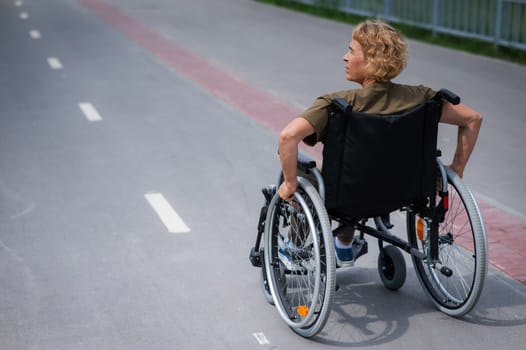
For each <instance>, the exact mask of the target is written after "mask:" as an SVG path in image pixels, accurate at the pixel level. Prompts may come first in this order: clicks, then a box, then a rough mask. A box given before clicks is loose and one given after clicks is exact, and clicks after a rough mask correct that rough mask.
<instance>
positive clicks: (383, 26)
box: [344, 21, 407, 85]
mask: <svg viewBox="0 0 526 350" xmlns="http://www.w3.org/2000/svg"><path fill="white" fill-rule="evenodd" d="M352 41H355V42H357V43H358V44H359V45H356V43H355V44H354V45H353V43H352V42H351V46H350V47H349V48H350V50H352V48H353V47H354V49H355V51H356V49H358V50H359V51H361V52H362V53H363V64H364V67H363V69H364V72H363V74H364V75H365V76H366V79H369V80H375V81H380V82H381V81H388V80H391V79H393V78H394V77H396V76H397V75H398V74H400V72H401V71H402V70H403V69H404V68H405V65H406V61H407V44H406V42H405V41H404V40H403V39H402V37H401V35H400V33H398V32H397V31H396V30H395V29H394V28H393V27H391V26H390V25H388V24H387V23H384V22H380V21H365V22H362V23H360V24H359V25H357V26H356V27H355V28H354V30H353V32H352ZM350 55H352V53H351V54H349V53H347V54H346V55H345V56H344V60H345V61H346V62H347V63H348V60H349V58H350ZM346 70H347V69H346ZM349 77H350V76H349V72H347V79H349ZM351 78H352V77H351ZM349 80H353V81H356V80H355V79H349ZM357 82H358V83H363V82H360V81H357ZM362 85H363V84H362Z"/></svg>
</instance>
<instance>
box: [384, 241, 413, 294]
mask: <svg viewBox="0 0 526 350" xmlns="http://www.w3.org/2000/svg"><path fill="white" fill-rule="evenodd" d="M378 274H379V275H380V279H381V280H382V283H383V284H384V286H385V288H387V289H390V290H398V289H400V287H402V286H403V285H404V283H405V279H406V276H407V269H406V266H405V260H404V256H403V254H402V252H400V249H398V248H397V247H395V246H393V245H388V246H386V247H384V249H383V254H382V253H380V254H379V255H378Z"/></svg>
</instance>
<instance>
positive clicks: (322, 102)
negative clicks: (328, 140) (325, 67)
mask: <svg viewBox="0 0 526 350" xmlns="http://www.w3.org/2000/svg"><path fill="white" fill-rule="evenodd" d="M435 95H436V92H435V91H434V90H432V89H430V88H428V87H425V86H423V85H418V86H411V85H401V84H395V83H393V82H374V83H372V84H369V85H367V86H366V87H364V88H361V89H355V90H344V91H339V92H335V93H332V94H327V95H323V96H320V97H318V98H317V99H316V100H315V101H314V103H313V104H312V106H310V107H309V108H308V109H306V110H305V111H304V112H303V113H302V114H301V115H300V117H303V118H305V119H307V120H308V121H309V122H310V123H311V124H312V126H313V127H314V130H315V134H312V135H310V136H307V137H306V138H305V139H304V140H303V142H305V143H306V144H308V145H310V146H313V145H315V144H316V143H317V142H318V141H321V142H323V141H324V139H325V128H326V126H327V119H328V113H327V107H328V106H329V105H330V104H331V102H332V100H333V99H334V98H336V97H342V98H343V99H345V100H346V101H347V102H349V103H350V104H351V106H352V109H353V111H356V112H363V113H369V114H377V115H389V114H398V113H402V112H405V111H407V110H409V109H411V108H413V107H416V106H417V105H419V104H422V103H425V102H426V101H429V100H431V99H432V98H433V97H434V96H435Z"/></svg>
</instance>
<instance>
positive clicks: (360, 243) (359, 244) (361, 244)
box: [352, 237, 368, 261]
mask: <svg viewBox="0 0 526 350" xmlns="http://www.w3.org/2000/svg"><path fill="white" fill-rule="evenodd" d="M367 252H368V247H367V241H366V240H365V239H364V238H359V237H355V238H354V240H353V242H352V253H353V256H354V260H355V261H356V260H357V259H358V258H359V257H360V256H362V255H364V254H367Z"/></svg>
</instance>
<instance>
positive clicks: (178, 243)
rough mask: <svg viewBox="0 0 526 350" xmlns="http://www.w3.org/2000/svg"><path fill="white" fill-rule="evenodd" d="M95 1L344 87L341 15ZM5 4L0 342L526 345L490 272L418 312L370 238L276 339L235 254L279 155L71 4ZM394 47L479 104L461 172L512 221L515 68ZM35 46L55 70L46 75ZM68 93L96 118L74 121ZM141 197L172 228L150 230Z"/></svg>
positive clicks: (299, 102)
mask: <svg viewBox="0 0 526 350" xmlns="http://www.w3.org/2000/svg"><path fill="white" fill-rule="evenodd" d="M108 2H109V3H111V4H113V5H114V6H116V7H117V8H119V9H120V10H121V11H123V12H125V13H127V14H128V15H130V16H132V17H133V18H135V19H137V20H138V21H140V22H142V23H143V24H144V25H146V26H148V27H149V28H152V29H153V30H155V31H157V32H158V33H160V34H162V35H163V36H165V37H167V38H169V39H170V40H172V41H173V42H174V43H176V44H177V45H181V46H183V47H185V48H187V49H189V50H191V51H193V52H195V53H197V54H199V55H200V56H202V57H205V58H206V59H208V60H210V61H212V62H215V63H216V64H218V65H219V66H221V67H222V68H223V69H225V70H226V71H229V72H232V74H234V75H235V76H237V77H239V78H240V79H243V80H246V81H248V82H250V83H251V84H253V85H255V86H258V87H260V88H261V89H264V90H265V91H271V92H273V93H274V94H276V96H278V97H280V98H282V99H284V100H286V101H290V103H292V104H294V105H296V106H299V107H304V106H307V105H308V104H309V103H310V101H311V100H312V99H313V98H314V97H316V96H317V95H319V94H320V93H324V92H326V91H333V90H339V89H341V88H345V87H347V86H348V85H347V83H345V82H344V81H342V71H343V68H342V64H341V56H342V55H343V53H344V51H345V48H346V46H347V44H348V43H347V41H348V36H349V33H350V29H351V28H350V27H349V26H346V25H342V24H336V23H332V22H329V21H325V20H320V19H316V18H312V17H309V16H304V15H301V14H296V13H292V12H289V11H285V10H282V9H279V8H275V7H271V6H267V5H262V4H260V3H257V2H254V1H250V0H194V1H191V2H189V1H166V0H152V1H149V2H147V3H146V2H143V1H139V0H135V1H134V0H111V1H108ZM20 5H21V6H16V5H15V1H13V0H0V52H1V55H0V81H1V84H0V349H8V350H11V349H53V350H55V349H68V350H70V349H191V350H193V349H239V350H244V349H262V348H268V349H341V348H355V349H407V348H409V349H413V348H426V349H436V350H442V349H460V348H461V349H467V350H471V349H477V350H478V349H513V350H515V349H516V350H522V349H525V348H526V335H525V334H526V287H525V286H523V285H521V284H520V283H517V282H516V281H514V280H512V279H510V278H509V277H508V276H506V275H504V274H502V273H501V272H499V271H497V270H496V269H490V273H489V275H488V278H487V282H486V286H485V289H484V292H483V295H482V297H481V299H480V302H479V304H478V305H477V307H476V308H475V309H474V310H473V312H472V313H470V314H469V315H468V316H466V317H464V318H462V319H453V318H450V317H447V316H445V315H443V314H442V313H440V312H438V311H436V310H435V309H434V308H433V307H432V305H431V303H430V302H429V300H428V298H427V296H426V295H425V294H424V292H423V291H422V289H421V288H420V286H419V284H418V281H417V280H416V276H415V274H414V272H413V270H412V267H411V265H410V264H408V280H407V282H406V284H405V285H404V287H402V288H401V289H400V290H399V291H398V292H396V293H393V292H390V291H387V290H385V289H384V288H383V287H382V285H381V282H380V279H379V277H378V274H377V272H376V258H377V255H376V251H375V246H376V244H374V241H371V242H370V247H371V252H370V253H369V254H367V255H366V256H364V257H363V258H362V259H361V260H360V261H359V262H358V263H357V266H355V267H354V268H352V269H349V270H342V271H338V278H339V283H340V285H341V290H340V291H339V292H338V293H337V294H336V298H335V304H334V307H333V312H332V313H331V317H330V319H329V321H328V323H327V326H326V327H325V329H324V330H323V332H322V333H321V334H320V335H319V336H318V337H316V338H314V339H303V338H301V337H299V336H297V335H295V334H294V333H293V332H292V331H291V330H290V329H288V328H287V327H286V325H285V324H284V323H283V322H282V321H281V320H280V318H279V315H278V314H277V312H276V310H275V309H274V308H273V307H272V306H270V305H268V304H267V303H266V302H265V300H264V299H263V297H262V295H261V292H260V287H259V271H258V270H257V269H254V268H253V267H251V266H250V265H249V262H248V259H247V258H248V251H249V248H250V247H251V245H252V244H253V241H254V238H255V232H256V220H257V215H258V213H259V206H260V205H261V203H262V200H263V198H262V196H261V194H260V193H259V189H260V188H261V187H262V186H263V185H266V184H268V183H271V182H273V181H275V178H276V175H277V171H278V169H279V164H278V161H277V158H276V138H277V137H276V135H275V134H274V133H273V132H271V131H270V130H268V129H266V128H264V127H262V126H261V125H259V124H258V123H256V122H255V121H253V120H251V119H249V118H247V116H245V115H242V114H240V113H238V112H236V111H235V110H233V109H232V108H231V107H230V106H228V105H227V104H225V103H224V102H222V101H219V100H218V99H216V98H215V97H213V96H212V95H210V94H209V93H208V92H207V91H204V90H202V89H201V88H199V87H198V86H196V85H195V84H193V83H191V82H189V81H188V80H186V79H185V78H183V77H182V75H181V74H180V73H179V72H177V71H174V70H172V69H171V68H170V67H167V66H165V65H164V64H162V63H160V62H159V61H157V60H156V59H155V57H154V56H153V55H152V54H151V53H150V52H147V51H145V50H144V49H143V48H141V47H139V46H138V45H136V44H135V43H134V42H132V41H131V40H129V39H128V38H127V37H125V36H124V35H122V33H120V32H118V31H117V30H116V29H115V28H114V27H112V26H111V25H110V24H109V23H107V22H105V21H104V20H103V19H101V18H100V17H98V16H97V15H95V14H94V13H93V12H92V11H90V10H88V9H86V8H85V7H84V6H82V5H81V4H80V2H78V1H74V0H46V1H36V0H23V1H22V2H21V3H20ZM21 12H26V13H28V15H29V18H27V19H25V20H24V19H21V18H20V17H19V14H20V13H21ZM30 30H39V32H40V33H41V34H42V38H41V39H38V40H34V39H31V38H30V37H29V34H28V32H29V31H30ZM411 47H412V55H411V62H410V63H409V67H408V69H407V70H406V72H405V73H404V74H403V75H402V76H401V77H400V80H401V81H406V82H415V83H424V84H427V85H430V86H432V87H437V88H438V87H442V86H447V87H449V88H450V89H452V90H455V91H457V92H458V93H459V94H460V95H461V96H462V97H463V98H464V100H465V101H466V102H467V103H469V104H472V105H473V106H475V107H476V108H477V109H479V110H480V111H481V112H482V113H483V114H484V116H485V125H484V130H483V133H482V134H481V139H480V143H479V146H478V147H477V150H476V152H475V154H474V155H473V160H472V162H471V164H470V169H469V170H468V172H467V173H466V178H467V179H469V183H470V185H471V186H472V187H473V188H474V189H475V190H476V191H477V192H479V193H482V194H484V195H485V196H487V197H488V198H490V199H491V200H493V201H495V203H499V205H501V206H502V207H503V208H504V207H505V208H509V209H510V210H511V211H513V212H515V213H516V214H517V215H521V214H522V215H524V213H526V210H525V207H524V203H525V202H524V200H523V199H524V195H525V193H524V192H525V191H524V184H523V182H522V179H524V166H525V163H524V153H523V152H522V151H523V149H524V142H525V141H524V138H523V137H522V131H523V130H524V123H525V122H526V118H525V113H524V112H523V111H522V108H520V107H521V106H520V102H521V98H523V95H524V91H525V89H524V88H525V80H524V78H526V69H525V68H524V67H521V66H517V65H513V64H509V63H506V62H501V61H497V60H491V59H486V58H481V57H477V56H473V55H468V54H464V53H458V52H454V51H450V50H446V49H442V48H436V47H432V46H428V45H425V44H420V43H416V42H411ZM48 57H58V58H60V61H61V62H62V63H63V65H64V68H63V69H61V70H51V69H50V68H49V66H48V65H47V62H46V59H47V58H48ZM80 102H91V103H93V105H94V106H95V107H96V108H97V110H98V111H99V112H100V114H101V116H102V118H103V119H102V121H100V122H95V123H93V122H89V121H87V120H86V119H85V118H84V117H83V115H82V113H81V111H80V109H79V107H78V104H79V103H80ZM448 132H449V133H450V131H449V130H447V129H446V130H444V131H443V134H442V136H441V137H442V139H441V142H443V143H444V146H445V149H446V150H447V149H448V147H451V146H450V145H451V144H453V143H454V135H453V136H451V135H450V134H448ZM448 145H449V146H448ZM449 151H450V150H449ZM521 157H522V158H521ZM149 192H162V193H163V194H164V196H165V197H166V198H167V199H168V200H169V201H170V203H171V204H172V205H173V206H174V207H175V209H176V210H177V212H178V213H179V214H180V215H181V217H182V218H183V219H184V221H185V222H186V224H188V226H189V227H190V228H191V232H190V233H188V234H180V235H174V234H170V233H168V232H167V231H166V227H164V225H163V224H162V222H161V221H160V220H159V218H158V217H157V216H156V214H155V213H154V211H153V210H152V208H151V207H149V205H148V203H147V202H146V201H145V199H144V194H146V193H149ZM393 222H394V223H395V225H396V227H402V228H403V222H402V218H401V217H399V216H395V217H394V218H393ZM396 232H398V231H396ZM398 233H400V235H403V232H398ZM259 332H262V333H264V334H265V336H266V338H267V339H268V340H269V344H267V345H259V344H258V342H257V341H256V339H255V337H254V336H253V334H254V333H259Z"/></svg>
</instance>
